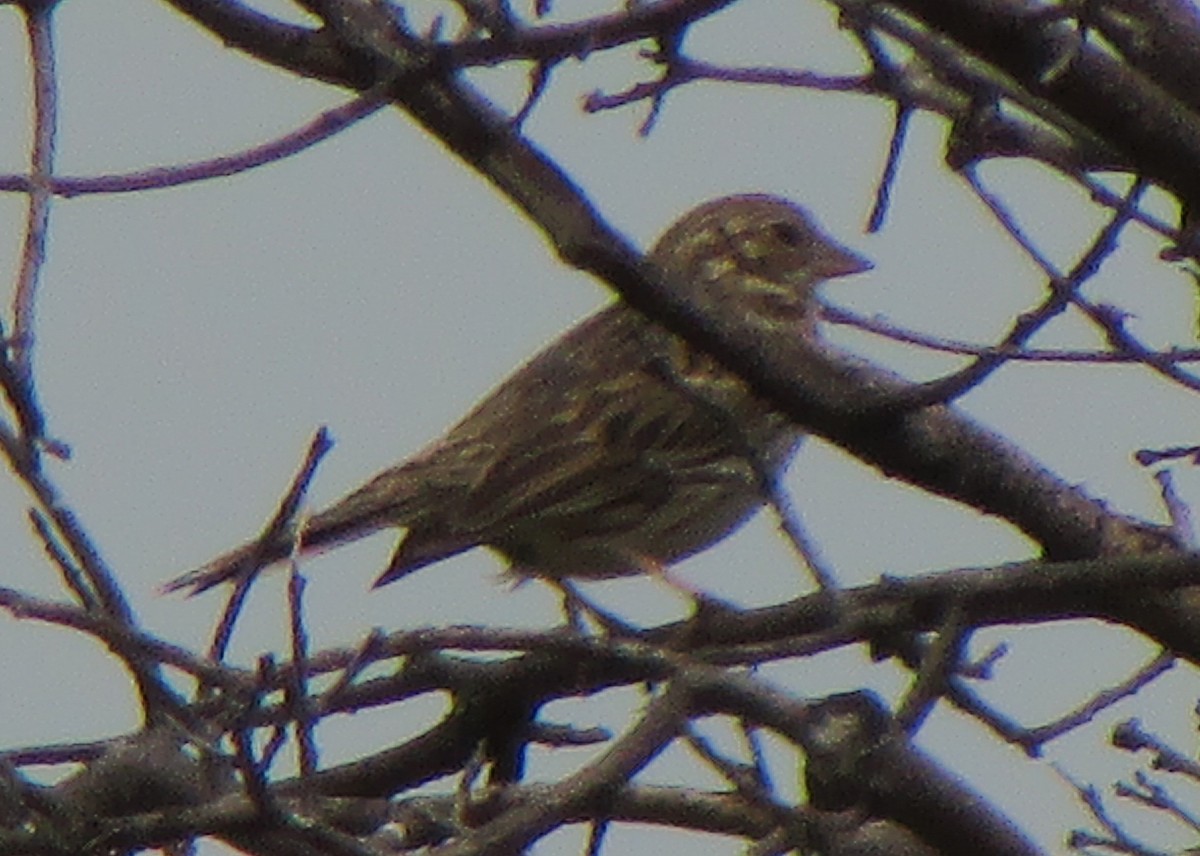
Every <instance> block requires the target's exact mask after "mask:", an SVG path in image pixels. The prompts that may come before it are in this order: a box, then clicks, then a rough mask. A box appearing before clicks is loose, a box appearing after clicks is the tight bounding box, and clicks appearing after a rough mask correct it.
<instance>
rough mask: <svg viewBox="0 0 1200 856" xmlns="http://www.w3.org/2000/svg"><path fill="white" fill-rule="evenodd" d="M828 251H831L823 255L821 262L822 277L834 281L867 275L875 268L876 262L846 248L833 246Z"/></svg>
mask: <svg viewBox="0 0 1200 856" xmlns="http://www.w3.org/2000/svg"><path fill="white" fill-rule="evenodd" d="M828 249H829V251H828V252H827V253H825V254H823V257H822V258H821V260H820V262H819V266H820V268H821V275H822V276H824V277H826V278H829V279H832V278H834V277H839V276H852V275H853V274H856V273H866V272H867V271H869V270H871V268H873V267H875V264H874V262H871V261H869V260H868V259H866V258H863V257H862V256H860V255H859V254H858V253H856V252H854V251H853V250H850V249H847V248H846V247H842V246H839V245H836V244H833V245H831V246H830V247H829V248H828Z"/></svg>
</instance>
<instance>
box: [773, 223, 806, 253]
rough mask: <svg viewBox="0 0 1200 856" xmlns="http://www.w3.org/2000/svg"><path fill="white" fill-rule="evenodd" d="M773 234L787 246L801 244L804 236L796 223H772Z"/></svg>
mask: <svg viewBox="0 0 1200 856" xmlns="http://www.w3.org/2000/svg"><path fill="white" fill-rule="evenodd" d="M771 235H772V236H773V237H774V238H775V240H777V241H779V243H781V244H783V245H784V246H787V247H796V246H799V245H800V243H801V242H802V241H803V236H802V235H801V234H800V230H799V229H797V228H796V226H795V224H794V223H782V222H780V223H772V224H771Z"/></svg>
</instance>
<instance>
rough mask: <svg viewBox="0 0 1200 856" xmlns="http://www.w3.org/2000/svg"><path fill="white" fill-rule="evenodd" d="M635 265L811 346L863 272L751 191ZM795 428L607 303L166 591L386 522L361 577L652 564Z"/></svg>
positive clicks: (743, 500) (760, 467) (253, 567)
mask: <svg viewBox="0 0 1200 856" xmlns="http://www.w3.org/2000/svg"><path fill="white" fill-rule="evenodd" d="M647 261H648V263H649V264H650V265H651V266H653V267H654V268H655V269H656V270H657V272H658V273H660V274H661V275H662V276H663V278H664V280H666V281H667V282H670V283H678V284H679V285H680V287H682V288H687V289H688V294H689V295H694V296H696V297H697V298H698V299H702V300H705V301H708V302H710V303H711V304H712V305H715V306H716V311H717V312H732V313H739V316H738V317H739V318H740V319H747V318H748V319H751V320H752V321H753V323H762V324H773V325H779V324H785V325H790V327H791V328H792V329H794V331H795V335H797V336H800V337H804V338H806V339H807V340H809V341H812V342H816V341H818V339H819V332H818V327H817V316H818V313H819V301H818V299H817V297H816V294H815V292H816V289H817V287H818V286H819V285H821V283H823V282H825V281H826V280H829V279H833V278H836V277H843V276H849V275H851V274H857V273H861V272H863V271H866V270H868V269H870V267H871V263H870V262H868V261H867V260H866V259H864V258H862V257H861V256H859V255H858V254H857V253H855V252H853V251H852V250H850V249H848V248H846V247H844V246H842V245H841V244H840V243H838V242H837V241H835V240H834V239H833V238H831V237H829V236H828V235H827V234H825V233H824V232H823V231H822V230H821V228H820V227H819V226H818V225H817V224H816V222H815V221H814V220H813V218H812V217H811V216H810V215H809V214H808V213H807V212H806V211H805V209H803V208H802V207H800V206H799V205H797V204H795V203H793V202H791V201H790V200H788V199H785V198H783V197H779V196H775V195H770V194H762V193H746V194H738V195H733V196H726V197H723V198H719V199H715V200H711V201H708V202H706V203H703V204H701V205H699V206H698V207H696V208H694V209H692V210H691V211H689V212H687V213H686V214H684V215H683V216H682V217H681V218H680V219H679V220H677V221H676V222H675V223H674V224H673V225H672V226H670V227H669V228H668V229H667V230H666V232H665V233H663V235H662V237H660V238H659V240H658V241H657V242H656V243H655V245H654V246H653V248H652V249H651V250H650V252H649V254H648V256H647ZM802 436H803V430H802V429H801V428H800V427H798V426H797V425H795V424H794V423H792V422H791V421H790V420H788V419H787V418H786V417H785V416H783V415H782V414H780V413H778V412H777V411H776V410H774V409H773V408H772V407H771V406H770V405H769V404H768V403H766V402H765V401H764V400H763V399H762V398H760V397H759V396H758V395H756V394H755V393H754V392H753V391H752V390H751V389H750V388H749V386H748V385H747V384H746V383H745V382H744V381H743V380H742V379H741V378H740V377H739V376H738V375H736V374H734V373H733V372H731V371H729V370H728V369H726V368H725V367H724V366H723V365H721V364H720V363H719V362H718V361H717V360H716V359H714V358H712V357H711V356H709V355H708V354H706V353H704V352H703V351H701V350H699V349H697V348H695V347H694V346H692V345H690V344H689V343H688V342H686V341H685V340H684V339H682V338H680V337H679V336H677V335H675V334H673V333H671V332H669V331H668V330H667V329H666V328H664V327H662V326H660V325H658V324H656V323H655V322H653V321H652V320H650V319H649V318H648V317H647V316H645V315H642V314H641V313H639V312H638V311H637V310H635V309H633V308H632V307H630V306H628V305H626V304H624V303H622V302H620V301H618V302H615V303H613V304H611V305H610V306H608V307H607V308H604V309H602V310H600V311H598V312H597V313H595V314H594V315H592V316H590V317H588V318H586V319H584V320H583V321H581V322H580V323H578V324H577V325H576V326H574V327H573V328H571V329H569V330H568V331H567V332H565V333H564V334H562V335H561V336H560V337H559V338H558V339H557V340H555V341H553V342H552V343H551V344H549V345H548V346H547V347H546V348H544V349H543V350H542V351H541V352H540V353H538V354H536V355H535V356H534V357H532V358H531V359H530V360H529V361H528V362H527V363H525V364H524V365H523V366H521V367H520V368H518V369H517V370H516V371H515V372H513V374H511V375H510V376H509V377H508V378H507V379H506V380H504V381H502V382H501V383H500V384H499V385H498V386H497V387H496V388H495V389H494V390H493V391H492V392H491V393H490V394H488V395H487V396H486V397H485V398H484V399H483V400H482V401H481V402H480V403H479V404H478V405H476V407H475V408H474V409H473V410H471V411H470V412H469V413H467V415H466V416H465V417H464V418H463V419H462V420H461V421H460V422H458V423H457V424H456V425H454V426H453V427H451V428H450V429H449V430H448V431H447V432H446V433H445V434H444V435H442V436H441V437H440V438H438V439H437V440H434V441H433V442H432V443H430V444H429V445H428V446H426V447H425V448H424V449H423V450H422V451H420V452H418V453H416V454H415V455H414V456H412V457H411V458H409V459H408V460H405V461H404V462H402V463H400V464H397V465H396V466H393V467H391V468H389V469H386V470H384V471H382V472H381V473H379V474H378V475H376V476H375V477H374V478H372V479H370V480H369V481H367V482H366V483H365V484H363V485H362V486H361V487H359V488H358V489H356V490H354V491H352V492H351V493H349V494H348V495H346V496H345V497H344V498H342V499H341V500H339V501H337V502H335V503H334V504H333V505H331V506H329V507H328V508H326V509H324V510H322V511H318V512H316V513H314V514H313V515H311V516H310V517H309V518H308V519H307V520H305V521H302V522H301V523H299V524H296V523H293V524H290V525H288V526H286V527H283V528H282V530H281V531H279V532H277V533H275V534H274V535H273V536H268V540H267V542H265V543H264V542H263V541H262V540H261V539H260V540H259V541H255V542H251V543H248V544H245V545H243V546H241V547H238V548H236V549H234V550H233V551H231V552H229V553H226V554H224V555H222V556H219V557H218V558H216V559H214V560H213V561H211V562H209V563H208V564H206V565H204V566H202V567H200V568H198V569H196V570H194V571H191V572H189V573H187V574H184V575H182V576H180V577H177V578H176V579H174V580H172V581H171V582H169V583H167V584H166V585H165V586H164V589H165V590H167V591H178V590H186V591H187V592H189V593H191V594H196V593H199V592H202V591H205V590H207V589H210V588H212V587H214V586H217V585H219V584H221V583H224V582H227V581H236V580H245V579H248V578H249V577H250V576H252V575H253V574H256V573H257V572H258V571H259V570H261V569H262V568H263V567H265V566H267V565H270V564H272V563H275V562H278V561H280V560H283V559H285V558H288V557H289V556H290V555H293V554H294V553H295V552H297V551H298V553H299V554H300V555H304V554H310V553H315V552H318V551H324V550H327V549H330V548H332V547H334V546H337V545H339V544H342V543H345V542H348V541H352V540H356V539H358V538H362V537H365V536H367V535H370V534H372V533H374V532H377V531H379V530H381V529H384V528H389V527H391V528H397V529H402V530H403V532H402V534H401V536H400V538H399V541H398V543H397V546H396V548H395V550H394V552H393V553H392V556H391V561H390V562H389V563H388V566H387V568H386V570H384V571H383V573H382V574H381V575H380V576H379V577H378V579H377V580H376V582H375V586H381V585H384V584H386V583H391V582H394V581H395V580H398V579H400V578H401V577H404V576H406V575H407V574H410V573H412V572H413V571H416V570H418V569H420V568H424V567H426V566H427V565H431V564H433V563H435V562H439V561H441V560H443V559H446V558H449V557H451V556H454V555H456V554H458V553H461V552H464V551H466V550H469V549H472V548H474V547H477V546H484V547H488V548H490V549H491V550H493V551H495V552H496V553H498V554H500V556H501V557H502V558H503V559H505V560H507V562H508V566H509V570H510V572H511V573H513V574H515V575H517V577H518V579H524V578H531V577H532V578H544V579H548V580H550V581H555V580H559V581H562V580H572V579H582V580H598V579H607V578H612V577H619V576H626V575H634V574H642V573H655V572H658V571H660V570H664V569H666V568H668V567H669V566H670V565H672V564H674V563H676V562H678V561H680V560H681V559H684V558H686V557H687V556H690V555H692V554H694V553H697V552H699V551H701V550H704V549H706V548H707V547H709V546H710V545H712V544H714V543H716V542H717V541H719V540H721V539H722V538H724V537H725V536H727V535H728V534H730V533H731V532H733V531H734V530H735V529H737V528H738V527H739V526H740V525H741V524H742V523H744V522H745V521H746V520H747V519H748V518H749V517H750V516H751V515H752V514H753V513H754V512H755V511H756V510H757V509H758V508H760V507H761V506H762V505H763V504H764V502H765V500H766V492H765V483H764V478H774V477H776V476H778V475H779V474H780V473H782V472H783V471H784V470H785V469H786V467H787V465H788V463H789V462H790V460H791V457H792V455H793V454H794V452H795V450H796V448H797V446H798V445H799V442H800V440H801V438H802Z"/></svg>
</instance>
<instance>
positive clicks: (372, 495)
mask: <svg viewBox="0 0 1200 856" xmlns="http://www.w3.org/2000/svg"><path fill="white" fill-rule="evenodd" d="M416 469H417V467H416V466H412V465H410V466H402V467H397V468H395V469H393V470H388V471H386V472H384V473H382V474H380V475H378V476H376V477H375V478H374V479H372V480H371V481H369V482H367V483H366V484H365V485H363V486H362V487H360V488H359V489H358V490H355V491H353V492H352V493H350V494H349V495H347V496H345V497H343V498H342V499H341V500H339V501H338V502H336V503H334V504H333V505H331V506H330V507H329V508H327V509H325V510H324V511H321V512H319V513H317V514H315V515H313V516H312V517H311V518H309V519H308V520H307V521H304V522H303V524H302V527H300V528H298V527H297V526H296V525H295V524H291V525H288V526H285V527H283V528H282V529H280V530H279V531H277V532H275V533H273V534H270V535H268V536H266V537H265V538H264V537H260V538H258V539H256V540H254V541H251V542H249V543H247V544H243V545H242V546H241V547H237V548H236V549H233V550H230V551H229V552H228V553H224V554H223V555H220V556H218V557H217V558H215V559H213V560H212V561H211V562H208V563H206V564H204V565H202V566H201V567H199V568H196V569H195V570H193V571H189V572H187V573H186V574H183V575H181V576H178V577H176V578H175V579H173V580H170V581H169V582H167V583H164V584H163V586H162V588H161V591H162V592H163V593H169V592H176V591H186V592H187V593H188V594H189V595H194V594H199V593H200V592H203V591H208V590H209V589H210V588H213V587H215V586H219V585H221V584H222V583H225V582H230V581H236V580H241V579H244V578H248V577H250V576H253V575H254V574H256V573H257V572H258V571H260V570H262V569H263V568H265V567H267V566H269V565H273V564H275V563H276V562H280V561H282V560H284V559H286V558H288V557H289V556H291V555H293V553H297V554H301V555H311V554H313V553H316V552H320V551H322V550H327V549H330V548H332V547H336V546H337V545H339V544H344V543H346V542H347V541H354V540H356V539H358V538H363V537H365V536H367V535H370V534H371V533H373V532H376V531H378V530H379V529H383V528H384V527H387V526H408V525H410V524H411V523H412V522H413V520H414V519H415V518H416V517H417V516H418V515H419V513H420V512H421V510H422V509H423V508H424V507H425V506H426V503H425V502H424V498H425V497H424V496H423V494H424V492H423V491H422V490H421V480H420V478H419V473H417V472H415V470H416Z"/></svg>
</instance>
